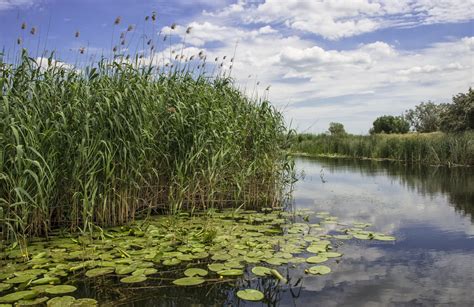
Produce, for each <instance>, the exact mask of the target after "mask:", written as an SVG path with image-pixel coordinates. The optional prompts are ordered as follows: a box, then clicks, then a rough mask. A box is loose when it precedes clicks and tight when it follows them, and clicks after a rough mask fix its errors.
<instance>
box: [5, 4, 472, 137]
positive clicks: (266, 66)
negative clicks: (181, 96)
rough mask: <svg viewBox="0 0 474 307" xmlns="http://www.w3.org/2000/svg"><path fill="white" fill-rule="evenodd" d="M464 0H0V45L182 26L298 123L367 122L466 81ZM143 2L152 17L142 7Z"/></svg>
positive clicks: (353, 128)
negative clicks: (117, 21)
mask: <svg viewBox="0 0 474 307" xmlns="http://www.w3.org/2000/svg"><path fill="white" fill-rule="evenodd" d="M473 7H474V0H418V1H415V0H247V1H245V0H237V1H228V0H194V1H193V0H174V1H171V0H170V1H164V0H148V1H144V0H136V1H126V0H67V1H66V0H62V1H61V0H0V48H3V49H4V52H5V53H6V54H10V55H11V54H14V53H15V48H18V46H17V45H16V41H17V39H18V38H19V37H20V38H22V44H24V46H25V47H28V48H29V49H30V50H32V52H34V51H36V50H45V49H46V50H55V51H56V56H57V57H58V60H61V61H64V62H68V63H71V64H73V63H74V62H77V61H78V58H79V57H80V56H88V57H89V58H90V57H91V56H92V55H94V54H95V55H99V56H100V55H107V54H110V52H111V49H112V46H113V45H114V44H115V42H114V40H116V41H118V38H117V39H115V38H114V37H116V36H118V35H119V32H122V31H125V32H126V29H127V27H128V25H134V29H133V30H132V31H130V33H127V35H128V36H127V39H129V40H130V41H134V42H135V43H130V42H127V43H126V45H125V47H123V48H126V47H127V48H128V49H129V50H130V52H134V50H138V52H140V46H141V45H144V43H143V42H144V40H145V39H144V38H143V33H145V32H146V33H150V31H151V32H153V33H154V35H156V37H158V35H159V34H160V33H161V38H162V37H163V35H169V34H171V38H168V40H167V41H166V42H165V43H162V44H161V45H160V44H157V46H156V50H158V51H163V50H164V51H163V52H168V51H167V48H168V49H169V48H173V46H181V47H180V48H181V49H183V42H182V40H183V38H185V46H184V53H186V55H189V56H190V55H192V54H195V53H197V52H199V51H201V50H203V51H204V52H205V54H206V55H208V57H209V58H212V59H214V58H215V57H219V58H220V59H222V58H223V56H227V58H226V59H227V60H226V61H224V62H225V63H224V67H229V66H230V62H229V61H230V60H229V59H230V58H231V57H232V56H234V53H235V60H234V64H233V71H232V75H233V77H234V78H235V79H236V83H237V85H238V86H239V87H240V88H241V89H242V90H245V91H246V92H247V94H249V95H251V94H252V93H254V90H255V88H256V92H258V93H259V94H260V95H264V94H266V93H265V89H266V88H267V87H268V85H271V87H270V90H269V92H268V95H269V98H270V100H271V101H272V103H273V104H274V105H275V106H277V107H278V108H279V109H280V110H282V111H283V112H284V114H285V117H286V118H287V119H288V121H289V122H290V121H291V123H292V126H293V127H294V128H296V129H298V130H299V131H312V132H322V131H325V130H326V129H327V127H328V125H329V122H332V121H336V122H342V123H343V124H344V125H345V126H346V129H347V130H348V131H350V132H352V133H367V130H368V129H369V128H370V126H371V124H372V122H373V120H374V119H375V118H376V117H377V116H380V115H384V114H392V115H399V114H401V113H402V112H403V111H404V110H406V109H408V108H412V107H413V106H415V105H416V104H418V103H419V102H421V101H427V100H432V101H435V102H448V101H450V99H451V97H452V95H454V94H457V93H459V92H466V91H467V90H468V88H469V87H470V86H473V85H474V69H473V66H474V18H473V16H474V10H473ZM153 11H156V12H157V15H156V17H157V21H156V24H155V26H151V25H150V22H149V21H150V20H149V21H148V22H146V21H145V19H144V17H145V16H147V15H151V13H152V12H153ZM118 16H120V17H121V23H120V25H119V26H114V20H115V19H116V17H118ZM22 22H26V23H27V29H26V30H24V31H22V30H21V29H20V25H21V24H22ZM173 23H176V24H177V26H176V28H175V29H174V30H173V31H171V29H170V25H171V24H173ZM31 27H35V28H36V33H35V36H31V34H29V31H30V29H31ZM188 27H192V30H191V33H190V34H186V29H187V28H188ZM117 28H118V29H117ZM78 30H79V31H80V37H79V38H75V37H74V33H75V32H76V31H78ZM185 36H186V37H185ZM148 37H151V35H149V36H147V38H148ZM141 41H143V42H141ZM157 41H158V39H157ZM160 41H161V42H162V39H161V40H160ZM81 48H85V50H86V51H85V55H80V54H79V52H78V50H80V49H81ZM39 53H41V52H39ZM40 55H41V54H33V56H40ZM257 83H258V85H257Z"/></svg>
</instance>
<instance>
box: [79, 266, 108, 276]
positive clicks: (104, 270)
mask: <svg viewBox="0 0 474 307" xmlns="http://www.w3.org/2000/svg"><path fill="white" fill-rule="evenodd" d="M114 271H115V268H113V267H104V268H96V269H92V270H89V271H87V272H86V276H87V277H98V276H103V275H107V274H111V273H113V272H114Z"/></svg>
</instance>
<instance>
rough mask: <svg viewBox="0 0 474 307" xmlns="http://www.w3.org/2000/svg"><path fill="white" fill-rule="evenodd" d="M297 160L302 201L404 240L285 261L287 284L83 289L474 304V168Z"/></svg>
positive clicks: (224, 298)
mask: <svg viewBox="0 0 474 307" xmlns="http://www.w3.org/2000/svg"><path fill="white" fill-rule="evenodd" d="M297 167H298V169H299V170H300V171H304V173H305V176H304V179H302V180H300V181H299V182H298V183H297V185H296V190H295V194H294V196H295V198H294V206H295V208H297V209H302V208H307V209H311V210H314V211H328V212H330V213H331V214H332V215H334V216H337V217H339V220H340V221H341V222H344V221H346V222H353V221H364V222H369V223H372V224H373V227H372V228H371V229H373V230H375V231H381V232H384V233H389V234H393V235H395V236H396V237H397V239H398V240H397V241H396V242H395V243H393V242H374V241H360V240H350V241H344V244H342V245H341V246H339V247H338V251H339V252H342V253H343V254H344V257H343V258H341V259H340V260H339V261H336V260H334V259H333V260H331V261H330V262H329V263H328V265H329V266H330V267H331V268H332V270H333V272H332V273H331V274H328V275H325V276H318V277H312V276H306V275H305V274H304V272H303V268H304V267H305V265H302V266H301V265H300V266H297V267H296V268H294V267H293V268H291V269H288V268H287V267H281V268H280V271H281V272H282V273H284V274H288V275H287V277H288V278H289V285H285V286H280V285H278V284H277V283H276V282H275V281H274V280H272V279H267V280H263V281H262V280H260V279H253V280H252V281H249V279H250V278H249V276H248V275H247V276H246V277H244V278H240V279H237V280H235V281H234V282H230V283H229V282H222V283H217V284H212V285H206V286H202V287H195V288H172V287H169V286H168V285H169V281H168V282H164V283H163V287H160V285H159V283H160V281H157V282H156V283H158V284H156V283H154V284H152V285H150V288H145V289H134V288H130V286H127V287H120V286H116V287H110V286H107V285H100V284H95V285H84V286H85V287H83V289H87V291H86V290H84V291H86V292H84V293H82V294H83V295H84V296H89V297H97V298H99V299H100V300H101V301H102V302H104V303H105V304H107V305H110V306H262V305H270V306H432V305H447V306H448V305H449V306H472V305H474V169H472V168H471V169H466V168H456V169H446V168H422V167H406V166H400V165H397V164H393V163H381V162H369V161H358V162H354V161H349V160H335V159H298V160H297ZM317 221H318V219H317V218H314V219H313V220H310V222H317ZM170 278H173V277H172V276H171V275H170ZM244 287H252V288H257V289H260V290H262V291H264V292H265V294H266V301H265V302H259V303H246V302H242V301H239V300H238V299H236V297H235V292H236V291H237V290H238V289H239V288H244Z"/></svg>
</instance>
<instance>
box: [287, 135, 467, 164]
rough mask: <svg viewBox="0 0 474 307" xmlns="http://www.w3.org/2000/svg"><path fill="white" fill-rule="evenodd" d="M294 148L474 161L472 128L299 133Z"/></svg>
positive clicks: (310, 152)
mask: <svg viewBox="0 0 474 307" xmlns="http://www.w3.org/2000/svg"><path fill="white" fill-rule="evenodd" d="M293 151H294V152H298V153H305V154H308V155H335V156H344V157H350V158H370V159H391V160H398V161H406V162H411V163H423V164H433V165H474V132H464V133H461V134H445V133H442V132H434V133H424V134H421V133H410V134H375V135H345V136H332V135H327V134H319V135H312V134H300V135H298V137H297V141H296V142H295V145H294V146H293Z"/></svg>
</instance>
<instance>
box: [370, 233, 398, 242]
mask: <svg viewBox="0 0 474 307" xmlns="http://www.w3.org/2000/svg"><path fill="white" fill-rule="evenodd" d="M374 239H375V240H379V241H395V240H396V238H395V237H393V236H387V235H379V234H376V235H375V236H374Z"/></svg>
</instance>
